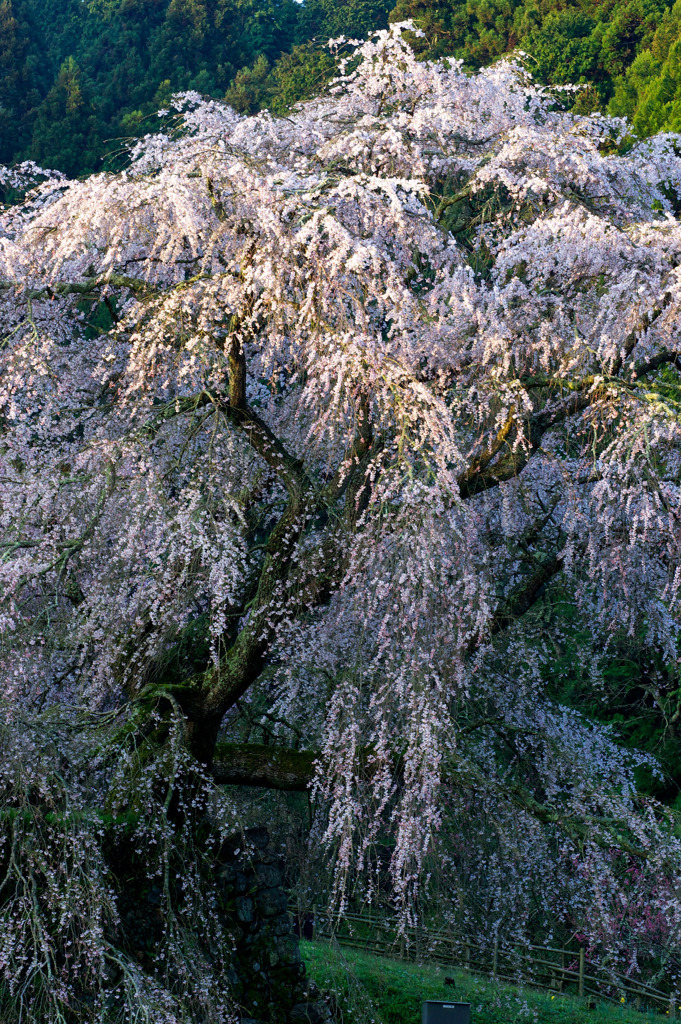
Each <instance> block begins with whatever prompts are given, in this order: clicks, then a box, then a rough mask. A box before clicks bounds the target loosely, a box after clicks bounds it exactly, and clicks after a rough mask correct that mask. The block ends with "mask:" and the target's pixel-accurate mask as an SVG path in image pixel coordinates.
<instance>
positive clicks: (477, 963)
mask: <svg viewBox="0 0 681 1024" xmlns="http://www.w3.org/2000/svg"><path fill="white" fill-rule="evenodd" d="M291 909H292V912H293V915H294V917H296V918H297V921H298V930H299V933H300V934H301V935H303V934H304V933H305V932H306V931H307V933H308V935H309V936H310V937H314V938H320V939H332V938H333V939H335V940H336V941H337V942H338V943H339V944H340V945H342V946H347V947H350V948H354V949H360V950H366V951H368V952H372V953H376V954H378V955H384V956H392V957H397V958H398V959H402V960H412V961H420V962H425V961H429V962H431V963H438V964H442V965H444V966H452V967H454V966H455V967H459V968H462V969H464V970H469V971H473V972H475V973H477V974H490V975H492V976H494V977H495V978H497V979H499V980H500V981H509V982H512V983H514V984H518V983H522V984H525V985H530V986H533V987H535V988H539V989H545V990H548V991H551V992H560V993H573V994H575V995H579V996H596V997H597V998H598V999H603V1000H607V1001H609V1002H613V1003H621V1002H623V1001H624V1002H627V1003H629V1004H633V1005H634V1006H636V1008H637V1009H640V1010H653V1011H657V1012H659V1013H664V1014H665V1015H666V1016H668V1017H671V1018H675V1017H676V1016H677V1007H678V1008H681V1004H680V1003H679V994H678V993H677V992H674V991H672V992H669V991H667V992H665V991H663V990H662V989H659V988H656V987H655V986H653V985H648V984H646V983H644V982H639V981H635V980H632V979H631V978H626V977H623V976H622V975H620V974H617V973H616V972H614V971H611V970H609V969H608V968H607V967H605V966H603V965H601V964H597V963H593V962H592V961H590V960H589V958H588V957H587V956H586V953H585V950H584V949H583V948H579V947H577V948H574V949H556V948H554V947H551V946H534V945H529V944H528V945H523V946H509V945H502V944H500V943H494V944H493V945H491V946H486V945H483V944H481V943H478V942H475V941H474V940H471V939H467V938H465V937H463V936H462V935H458V934H455V933H450V932H445V931H442V930H436V929H426V928H419V929H413V928H412V929H407V931H406V932H405V934H404V935H398V934H397V932H396V930H395V927H394V925H392V924H391V922H389V921H387V920H386V919H384V918H381V917H379V916H377V915H372V914H368V913H361V914H354V913H346V914H344V915H343V916H342V917H340V918H336V917H331V916H329V914H328V913H327V912H326V911H324V910H320V908H318V907H307V908H305V910H301V908H300V907H292V908H291Z"/></svg>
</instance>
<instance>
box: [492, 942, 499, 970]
mask: <svg viewBox="0 0 681 1024" xmlns="http://www.w3.org/2000/svg"><path fill="white" fill-rule="evenodd" d="M498 967H499V936H497V937H496V939H495V940H494V957H493V960H492V974H493V975H494V977H495V978H496V976H497V969H498Z"/></svg>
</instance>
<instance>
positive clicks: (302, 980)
mask: <svg viewBox="0 0 681 1024" xmlns="http://www.w3.org/2000/svg"><path fill="white" fill-rule="evenodd" d="M217 871H218V877H219V879H220V882H221V888H222V893H223V906H224V908H225V912H226V916H227V918H228V922H229V929H230V931H231V934H232V938H233V942H234V947H235V953H234V961H233V976H232V984H233V994H234V997H235V1000H236V1002H237V1003H238V1005H239V1007H240V1010H241V1024H331V1021H332V1016H331V1013H330V1010H329V1007H328V1005H327V1003H326V1002H324V1000H323V999H322V997H321V993H320V992H319V989H318V988H317V986H316V985H315V984H314V982H312V981H309V980H308V979H306V977H305V965H304V963H303V962H302V959H301V955H300V948H299V946H298V939H297V937H296V935H295V934H294V932H293V923H292V920H291V916H290V914H289V913H288V909H287V906H288V901H287V898H286V893H285V891H284V888H283V878H282V872H281V866H280V861H279V858H278V857H277V856H276V854H275V853H274V851H273V850H272V848H271V845H270V838H269V834H268V832H267V829H265V828H254V829H248V830H247V831H246V832H245V834H244V835H240V836H238V837H234V838H233V839H231V840H230V841H229V842H228V843H225V844H224V846H223V848H222V850H221V853H220V858H219V863H218V867H217ZM232 922H233V923H232Z"/></svg>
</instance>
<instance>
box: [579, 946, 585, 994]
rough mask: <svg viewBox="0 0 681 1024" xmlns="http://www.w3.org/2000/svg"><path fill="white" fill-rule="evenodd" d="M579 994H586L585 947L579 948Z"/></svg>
mask: <svg viewBox="0 0 681 1024" xmlns="http://www.w3.org/2000/svg"><path fill="white" fill-rule="evenodd" d="M579 994H580V996H583V995H584V947H583V946H582V947H581V948H580V950H579Z"/></svg>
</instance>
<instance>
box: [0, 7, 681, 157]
mask: <svg viewBox="0 0 681 1024" xmlns="http://www.w3.org/2000/svg"><path fill="white" fill-rule="evenodd" d="M393 3H394V0H343V2H341V3H332V2H331V0H306V2H304V3H297V2H296V0H89V2H88V3H86V4H84V3H82V2H81V0H0V163H5V164H9V163H12V162H16V161H19V160H22V159H34V160H36V161H38V162H42V163H43V164H44V165H49V166H52V167H56V168H58V169H59V170H62V171H64V172H65V173H67V174H69V175H78V174H84V173H88V172H91V171H93V170H98V169H101V168H102V167H110V168H114V169H115V168H116V167H117V166H118V156H119V154H120V152H121V145H120V141H119V140H121V139H124V138H129V137H130V136H136V135H142V134H144V133H145V132H148V131H150V130H153V129H154V127H155V126H156V124H157V120H156V112H157V110H158V109H159V108H160V107H165V106H167V105H168V103H169V100H170V96H171V95H172V93H174V92H177V91H179V90H196V91H198V92H200V93H202V94H205V95H208V96H212V97H214V98H219V99H222V98H226V99H227V101H228V102H229V103H231V104H233V105H234V106H235V108H236V109H237V110H239V111H241V112H244V113H252V112H255V111H257V110H259V109H261V108H262V107H269V108H270V109H272V110H273V112H275V113H283V112H285V111H286V110H287V109H290V107H291V106H292V105H293V104H295V103H296V102H298V101H300V100H301V99H306V98H308V97H309V96H312V95H314V94H315V93H317V92H319V91H320V89H321V88H322V87H323V85H324V84H325V82H326V81H328V79H329V78H330V77H331V76H332V74H333V73H334V70H335V63H334V61H333V60H332V58H331V56H330V54H329V52H328V50H327V49H326V48H325V46H324V44H325V43H326V40H327V39H329V38H332V37H337V36H341V35H343V36H346V37H349V38H352V37H362V38H365V37H367V36H368V35H369V34H370V33H371V32H372V31H374V30H376V29H380V28H385V27H386V26H387V24H388V21H391V22H397V21H402V20H406V19H409V18H411V19H413V20H414V21H415V23H416V24H417V25H418V26H419V27H420V28H422V29H423V30H424V31H425V38H424V39H420V40H413V42H414V43H415V46H416V49H417V50H418V51H419V52H420V54H421V55H422V56H428V57H441V56H454V57H457V58H460V59H462V60H463V61H464V66H465V67H466V68H467V69H469V70H477V68H479V67H480V66H482V65H486V64H489V63H490V62H492V61H494V60H495V59H497V58H499V57H500V56H501V55H503V54H505V53H508V52H509V51H513V50H522V51H524V52H525V53H526V54H528V55H529V56H528V58H527V63H528V70H529V71H530V72H531V73H532V74H533V75H534V76H535V77H536V78H538V79H539V81H542V82H549V83H554V84H569V83H573V84H579V85H581V86H582V88H581V89H580V90H578V91H577V92H576V93H574V94H572V93H567V96H568V101H569V104H570V105H572V106H573V107H574V109H575V111H576V112H578V113H588V112H590V111H592V110H605V109H608V110H609V112H610V113H614V114H625V115H627V116H628V117H630V118H631V119H632V120H633V123H634V125H635V127H636V130H637V132H638V133H639V134H642V135H648V134H652V133H654V132H657V131H660V130H665V129H666V130H671V131H677V130H679V127H680V126H681V95H680V94H679V82H680V81H681V70H680V61H681V2H680V0H677V2H676V4H674V6H671V4H670V3H669V0H604V2H603V3H598V2H596V0H558V2H556V0H445V2H440V0H397V2H396V4H395V6H393Z"/></svg>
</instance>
